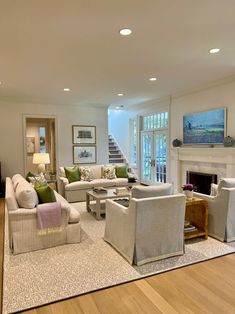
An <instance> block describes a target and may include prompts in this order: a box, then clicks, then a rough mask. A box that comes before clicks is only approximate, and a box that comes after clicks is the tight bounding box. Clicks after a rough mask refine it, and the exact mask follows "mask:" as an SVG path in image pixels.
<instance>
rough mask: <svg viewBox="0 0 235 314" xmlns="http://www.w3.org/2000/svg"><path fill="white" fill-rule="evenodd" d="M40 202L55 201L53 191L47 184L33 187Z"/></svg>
mask: <svg viewBox="0 0 235 314" xmlns="http://www.w3.org/2000/svg"><path fill="white" fill-rule="evenodd" d="M34 188H35V190H36V192H37V195H38V198H39V202H40V203H52V202H56V198H55V193H54V191H53V190H52V189H51V188H50V187H49V186H48V185H41V186H37V187H34Z"/></svg>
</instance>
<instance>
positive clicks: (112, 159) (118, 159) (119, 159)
mask: <svg viewBox="0 0 235 314" xmlns="http://www.w3.org/2000/svg"><path fill="white" fill-rule="evenodd" d="M109 162H110V163H115V164H118V163H124V162H125V159H124V158H109Z"/></svg>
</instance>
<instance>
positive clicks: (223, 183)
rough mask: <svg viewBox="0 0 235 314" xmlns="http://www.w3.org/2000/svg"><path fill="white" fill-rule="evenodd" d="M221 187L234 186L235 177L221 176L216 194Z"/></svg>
mask: <svg viewBox="0 0 235 314" xmlns="http://www.w3.org/2000/svg"><path fill="white" fill-rule="evenodd" d="M222 188H235V178H222V179H221V180H220V182H219V186H218V194H219V193H220V192H221V189H222Z"/></svg>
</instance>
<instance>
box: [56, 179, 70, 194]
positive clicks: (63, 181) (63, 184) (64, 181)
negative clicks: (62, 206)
mask: <svg viewBox="0 0 235 314" xmlns="http://www.w3.org/2000/svg"><path fill="white" fill-rule="evenodd" d="M68 184H69V180H68V179H67V178H65V177H59V185H58V191H59V193H60V194H61V195H63V196H64V195H65V187H66V185H68Z"/></svg>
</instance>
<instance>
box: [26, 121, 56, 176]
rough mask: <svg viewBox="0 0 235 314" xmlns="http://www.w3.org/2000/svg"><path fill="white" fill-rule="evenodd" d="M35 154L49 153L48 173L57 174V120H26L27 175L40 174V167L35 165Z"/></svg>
mask: <svg viewBox="0 0 235 314" xmlns="http://www.w3.org/2000/svg"><path fill="white" fill-rule="evenodd" d="M34 153H49V158H50V163H49V164H48V165H46V172H47V173H51V174H55V173H56V140H55V118H43V117H42V118H41V117H40V118H39V117H38V118H34V117H26V118H25V174H27V173H28V172H29V171H31V172H33V173H37V172H38V165H37V164H33V155H34Z"/></svg>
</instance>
